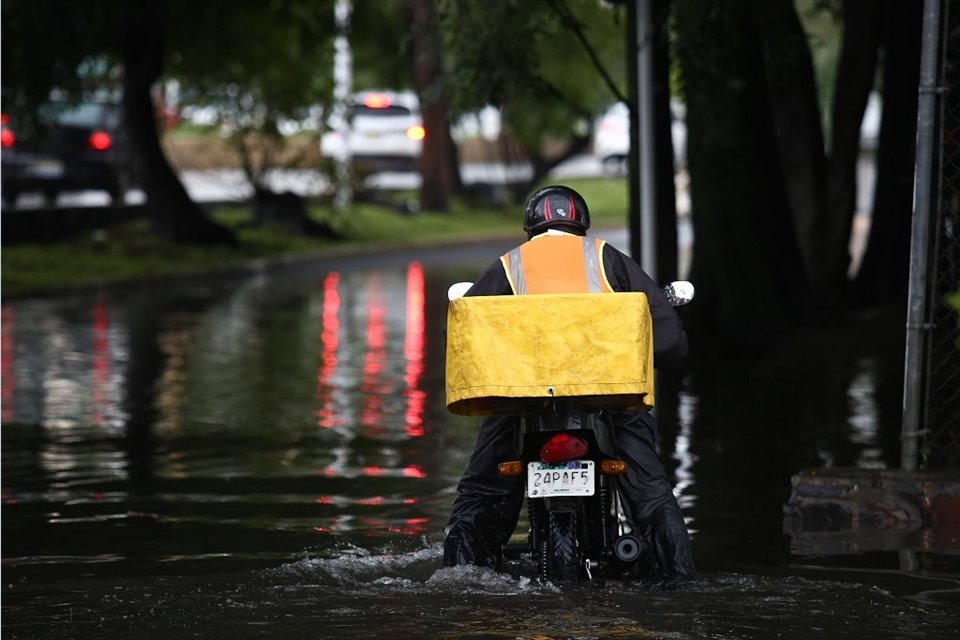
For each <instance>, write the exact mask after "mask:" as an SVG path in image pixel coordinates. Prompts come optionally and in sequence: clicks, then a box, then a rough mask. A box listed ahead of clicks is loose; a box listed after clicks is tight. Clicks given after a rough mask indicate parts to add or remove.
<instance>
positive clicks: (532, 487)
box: [527, 460, 594, 498]
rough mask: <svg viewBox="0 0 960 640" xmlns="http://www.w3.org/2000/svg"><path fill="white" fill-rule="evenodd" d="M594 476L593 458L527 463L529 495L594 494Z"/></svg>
mask: <svg viewBox="0 0 960 640" xmlns="http://www.w3.org/2000/svg"><path fill="white" fill-rule="evenodd" d="M593 477H594V470H593V460H567V461H566V462H556V463H549V462H531V463H529V464H527V496H528V497H530V498H552V497H555V496H592V495H593V490H594V486H593V485H594V482H593Z"/></svg>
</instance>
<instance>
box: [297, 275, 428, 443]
mask: <svg viewBox="0 0 960 640" xmlns="http://www.w3.org/2000/svg"><path fill="white" fill-rule="evenodd" d="M339 285H340V276H339V274H337V273H335V272H333V273H330V274H328V275H327V276H326V278H325V279H324V282H323V310H322V316H323V318H322V323H323V328H322V335H321V339H320V342H321V357H320V360H321V362H320V367H319V371H318V372H317V383H316V397H317V400H318V403H319V408H318V410H317V413H318V418H319V424H320V426H321V427H324V428H329V427H333V426H340V425H343V424H344V420H345V417H344V416H345V415H346V414H345V413H344V408H345V407H349V406H351V405H354V403H356V404H359V407H358V409H359V411H358V415H357V418H356V420H357V422H358V423H359V425H360V426H362V427H363V428H364V431H365V433H366V435H367V436H374V437H376V436H377V435H379V434H381V433H383V432H384V431H386V430H387V429H388V428H389V426H390V425H391V424H394V423H395V422H396V420H397V419H398V418H402V421H403V422H402V424H403V429H404V432H405V433H406V435H407V436H408V437H414V438H416V437H420V436H422V435H423V434H424V426H423V413H424V407H425V404H426V400H427V397H426V396H427V394H426V392H425V391H424V390H423V389H422V388H420V385H421V383H422V382H421V380H422V377H423V373H424V366H425V365H424V361H425V356H424V352H425V343H426V337H425V320H424V306H425V305H424V302H425V279H424V271H423V266H422V265H421V264H420V263H419V262H411V263H410V264H409V265H408V266H407V269H406V290H405V300H404V303H405V304H404V312H405V315H404V326H403V330H404V338H403V344H402V348H403V353H402V355H403V360H402V361H401V360H400V359H399V358H398V357H396V356H397V355H399V354H396V353H395V352H396V351H397V348H398V347H399V346H400V345H399V344H395V343H397V340H395V339H394V338H393V336H394V335H395V334H394V333H393V332H394V331H395V330H396V328H397V327H396V325H395V323H394V321H396V320H399V319H400V318H399V317H397V315H396V311H395V310H394V309H393V306H392V305H391V304H390V296H385V295H384V293H385V292H384V291H382V290H381V289H382V287H383V286H384V285H383V284H382V282H381V279H380V278H379V277H378V275H377V274H373V275H372V276H371V277H370V278H368V279H367V281H366V285H365V289H366V290H365V291H364V294H365V295H364V296H363V297H362V298H361V299H362V300H363V301H364V302H363V304H364V307H363V308H362V316H361V317H362V318H363V319H364V322H365V324H364V325H363V331H362V333H361V334H360V336H361V338H362V340H363V343H362V349H363V353H362V361H361V363H360V364H359V371H356V373H357V374H359V392H360V393H359V394H358V396H354V397H351V396H350V390H349V389H341V388H338V387H337V382H336V381H335V380H334V375H335V374H337V369H338V367H340V368H345V369H347V370H346V371H344V372H342V373H340V374H337V380H340V379H343V380H347V381H349V380H351V379H352V378H353V376H352V375H351V374H353V373H354V372H355V370H354V367H355V365H354V364H353V363H354V360H353V359H352V358H351V357H350V349H351V346H352V345H353V342H352V341H346V340H345V339H344V337H343V332H342V327H341V320H340V318H339V314H340V311H341V307H342V306H343V305H342V304H341V299H340V294H339V292H338V288H339ZM390 293H392V291H391V292H390ZM348 311H349V312H350V313H348V316H349V317H354V313H353V310H352V309H348ZM391 354H392V356H393V357H391ZM399 362H403V367H404V368H403V371H402V373H401V372H399V371H397V369H398V367H399ZM401 376H402V387H401V388H398V386H400V384H401V383H400V377H401ZM398 397H399V398H402V400H403V402H404V406H403V408H402V409H393V408H391V409H389V412H390V414H389V415H387V411H388V409H387V407H388V406H390V403H392V402H393V401H394V399H395V398H398ZM348 419H350V420H351V421H352V420H353V418H348Z"/></svg>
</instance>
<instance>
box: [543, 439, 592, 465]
mask: <svg viewBox="0 0 960 640" xmlns="http://www.w3.org/2000/svg"><path fill="white" fill-rule="evenodd" d="M587 451H588V449H587V443H586V442H585V441H584V440H583V438H578V437H577V436H572V435H570V434H569V433H558V434H557V435H555V436H553V437H552V438H550V439H549V440H547V441H546V442H544V443H543V446H542V447H540V459H541V460H543V461H544V462H563V461H564V460H572V459H573V458H579V457H581V456H584V455H586V453H587Z"/></svg>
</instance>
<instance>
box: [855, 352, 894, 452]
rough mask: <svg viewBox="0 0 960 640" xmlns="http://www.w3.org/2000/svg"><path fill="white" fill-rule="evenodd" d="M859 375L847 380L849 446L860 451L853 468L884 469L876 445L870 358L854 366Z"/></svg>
mask: <svg viewBox="0 0 960 640" xmlns="http://www.w3.org/2000/svg"><path fill="white" fill-rule="evenodd" d="M857 366H858V367H859V368H860V371H859V372H857V374H856V375H854V376H853V379H852V380H850V386H849V387H848V388H847V399H848V403H849V405H850V417H849V418H847V424H848V425H849V430H848V434H849V438H850V442H851V443H853V444H855V445H858V446H860V447H861V449H860V452H859V453H858V454H857V460H856V466H857V467H858V468H861V469H885V468H886V466H887V465H886V463H884V461H883V450H882V448H881V447H880V442H879V429H880V409H879V407H878V406H877V399H876V396H877V376H876V363H875V362H874V361H873V360H872V359H870V358H863V359H861V360H859V361H858V362H857Z"/></svg>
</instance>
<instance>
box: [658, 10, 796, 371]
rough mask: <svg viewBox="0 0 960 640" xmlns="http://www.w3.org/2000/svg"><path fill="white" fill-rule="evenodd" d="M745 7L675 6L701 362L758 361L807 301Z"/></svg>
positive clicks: (694, 317) (693, 315) (694, 322)
mask: <svg viewBox="0 0 960 640" xmlns="http://www.w3.org/2000/svg"><path fill="white" fill-rule="evenodd" d="M750 4H751V3H746V5H747V6H744V5H745V3H743V2H733V1H730V0H728V1H719V0H718V1H717V2H713V3H711V8H710V10H709V11H705V10H704V9H703V5H702V3H701V2H698V1H697V0H674V17H675V20H674V24H675V28H676V34H677V40H676V43H677V46H676V51H677V57H678V61H679V63H680V67H681V70H682V75H683V82H684V88H685V91H686V98H687V128H688V139H687V140H688V164H689V170H690V189H691V191H690V194H691V203H692V209H693V220H694V232H695V243H696V249H695V252H694V263H693V267H692V274H691V279H692V280H693V281H694V282H695V283H696V285H697V290H698V294H697V302H696V304H695V305H692V306H691V307H690V309H689V311H688V314H687V317H688V326H689V328H690V333H691V339H692V340H693V341H694V342H699V345H697V346H696V347H695V348H694V350H693V351H694V352H695V353H697V354H698V355H702V356H706V357H709V356H710V355H713V356H716V357H720V358H737V357H751V356H758V355H760V354H763V353H766V352H767V351H768V350H769V349H770V348H772V347H773V346H775V345H776V344H778V343H779V341H780V340H781V339H782V337H783V336H784V335H785V334H786V332H788V331H789V330H791V329H793V328H794V327H795V326H796V325H797V323H798V319H799V317H800V310H801V308H802V302H803V301H804V300H805V299H806V298H807V295H806V293H807V287H806V278H805V277H804V273H803V265H802V262H801V259H800V255H799V250H798V248H797V245H796V239H795V236H794V232H793V224H792V221H791V218H790V209H789V202H788V199H787V193H786V189H785V187H784V183H783V173H782V170H781V168H780V159H779V157H778V154H777V141H776V139H775V137H774V122H773V115H772V113H771V108H770V103H769V95H768V89H767V84H766V80H765V70H764V66H763V61H762V53H761V52H762V48H761V47H762V39H761V36H760V33H759V28H758V25H757V24H756V22H755V13H754V12H755V7H752V6H749V5H750ZM711 347H712V348H711Z"/></svg>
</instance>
